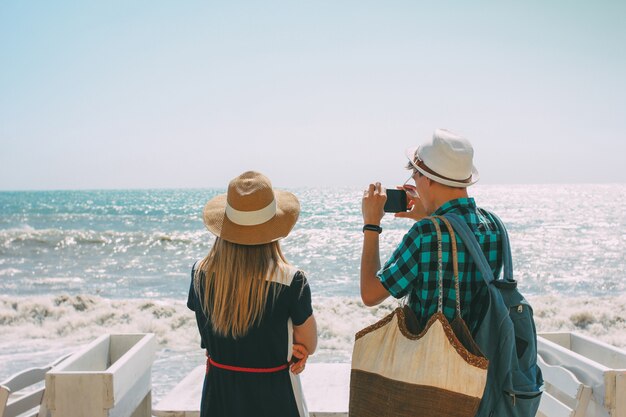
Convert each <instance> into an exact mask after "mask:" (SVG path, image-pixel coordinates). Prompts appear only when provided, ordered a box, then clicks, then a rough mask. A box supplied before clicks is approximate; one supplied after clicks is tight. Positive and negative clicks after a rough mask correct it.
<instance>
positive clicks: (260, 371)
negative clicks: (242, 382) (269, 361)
mask: <svg viewBox="0 0 626 417" xmlns="http://www.w3.org/2000/svg"><path fill="white" fill-rule="evenodd" d="M211 365H213V366H215V367H216V368H220V369H226V370H227V371H235V372H248V373H256V374H267V373H272V372H279V371H282V370H284V369H287V368H289V364H288V363H285V364H283V365H280V366H276V367H274V368H244V367H241V366H232V365H224V364H221V363H217V362H215V361H214V360H213V359H212V358H211V357H210V356H209V355H207V358H206V373H207V374H208V373H209V369H210V367H211Z"/></svg>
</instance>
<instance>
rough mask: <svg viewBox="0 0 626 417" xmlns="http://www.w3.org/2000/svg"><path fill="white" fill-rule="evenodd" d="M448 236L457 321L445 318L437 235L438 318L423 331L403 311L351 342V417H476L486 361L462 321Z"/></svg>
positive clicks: (454, 253) (410, 314)
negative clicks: (352, 345) (449, 320)
mask: <svg viewBox="0 0 626 417" xmlns="http://www.w3.org/2000/svg"><path fill="white" fill-rule="evenodd" d="M436 218H439V219H440V220H441V221H443V222H444V224H445V225H446V227H447V228H448V231H449V232H450V240H451V243H452V259H453V268H454V281H455V290H456V291H455V292H456V317H455V319H454V320H453V321H452V323H449V322H448V320H447V319H446V317H445V316H444V314H443V308H442V305H443V291H442V289H443V266H442V263H443V262H442V244H441V230H440V227H439V223H438V222H437V220H436V219H435V218H432V217H431V218H429V219H430V220H431V221H432V222H433V224H434V225H435V228H436V231H437V239H438V271H437V272H438V273H437V281H438V282H437V284H438V287H439V299H438V309H437V312H436V313H435V314H434V315H433V316H432V317H431V318H430V320H429V321H428V323H427V324H426V327H425V328H424V329H419V328H418V327H419V326H418V324H417V323H418V321H417V319H416V318H415V315H414V313H413V312H412V311H411V310H410V309H409V308H408V307H407V306H405V307H404V308H397V309H396V310H395V311H394V312H393V313H391V314H389V315H388V316H387V317H385V318H383V319H382V320H380V321H379V322H377V323H375V324H373V325H371V326H369V327H366V328H365V329H363V330H361V331H360V332H358V333H357V334H356V336H355V339H356V340H355V343H354V351H353V353H352V371H351V376H350V405H349V414H350V417H370V416H371V417H374V416H375V417H381V416H394V417H403V416H407V417H408V416H425V417H429V416H433V417H434V416H437V417H453V416H454V417H466V416H467V417H470V416H474V415H475V413H476V411H477V409H478V406H479V404H480V400H481V398H482V395H483V391H484V389H485V384H486V381H487V367H488V365H489V361H488V360H487V358H485V357H484V356H483V355H482V353H481V352H480V350H479V349H478V347H477V346H476V344H475V343H474V341H473V340H472V337H471V335H470V332H469V330H468V328H467V326H466V325H465V322H464V321H463V319H462V318H461V311H460V309H461V307H460V301H459V279H458V263H457V249H456V236H455V234H454V230H453V229H452V227H451V226H450V224H449V223H448V221H447V220H446V219H445V218H442V217H440V216H437V217H436Z"/></svg>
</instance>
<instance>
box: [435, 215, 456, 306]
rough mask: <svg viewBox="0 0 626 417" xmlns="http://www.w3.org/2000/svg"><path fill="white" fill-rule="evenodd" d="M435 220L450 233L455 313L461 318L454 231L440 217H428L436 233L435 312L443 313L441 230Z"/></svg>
mask: <svg viewBox="0 0 626 417" xmlns="http://www.w3.org/2000/svg"><path fill="white" fill-rule="evenodd" d="M436 219H440V220H441V221H443V222H444V224H445V225H446V228H447V229H448V233H450V243H451V245H452V269H453V271H454V294H455V297H456V313H457V315H458V316H459V317H461V298H460V294H459V263H458V254H457V247H456V235H455V234H454V229H453V228H452V226H450V223H448V221H447V220H446V219H445V218H443V217H441V216H433V217H429V218H428V220H430V221H431V222H432V223H433V225H435V231H436V232H437V286H438V287H439V298H438V300H437V311H438V312H440V313H443V250H442V239H441V228H440V227H439V223H438V222H437V220H436Z"/></svg>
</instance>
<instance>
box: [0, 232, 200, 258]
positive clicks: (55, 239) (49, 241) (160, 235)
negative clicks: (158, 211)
mask: <svg viewBox="0 0 626 417" xmlns="http://www.w3.org/2000/svg"><path fill="white" fill-rule="evenodd" d="M205 240H206V236H205V234H204V233H203V231H200V232H172V233H164V232H160V231H149V232H137V231H127V232H120V231H111V230H108V231H96V230H80V229H78V230H77V229H70V230H63V229H32V228H19V229H6V230H0V249H3V250H4V251H5V252H6V251H9V250H11V251H14V252H23V253H27V252H29V251H33V250H35V251H36V250H37V249H44V250H45V249H62V248H68V247H72V246H74V247H76V246H110V247H118V248H128V247H130V246H137V247H152V246H155V245H156V246H158V245H189V244H198V243H202V242H205Z"/></svg>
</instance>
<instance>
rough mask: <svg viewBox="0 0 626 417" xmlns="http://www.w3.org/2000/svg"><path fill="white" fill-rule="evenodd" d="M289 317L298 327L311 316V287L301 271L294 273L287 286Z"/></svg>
mask: <svg viewBox="0 0 626 417" xmlns="http://www.w3.org/2000/svg"><path fill="white" fill-rule="evenodd" d="M289 291H290V292H291V294H290V297H291V299H290V303H289V316H290V317H291V321H292V322H293V325H294V326H300V325H301V324H303V323H304V322H305V321H306V319H308V318H309V316H311V314H313V307H312V306H311V287H309V283H308V281H307V279H306V277H305V276H304V273H303V272H302V271H298V272H296V274H295V275H294V277H293V280H292V282H291V285H290V286H289Z"/></svg>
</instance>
